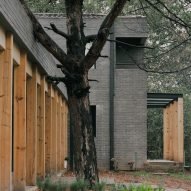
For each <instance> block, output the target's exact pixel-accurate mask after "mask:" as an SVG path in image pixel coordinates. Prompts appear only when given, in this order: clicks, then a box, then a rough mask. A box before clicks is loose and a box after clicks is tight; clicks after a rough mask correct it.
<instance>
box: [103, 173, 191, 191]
mask: <svg viewBox="0 0 191 191" xmlns="http://www.w3.org/2000/svg"><path fill="white" fill-rule="evenodd" d="M100 177H104V178H114V180H115V182H118V183H122V182H126V183H146V184H151V185H153V184H154V185H160V186H162V187H169V188H176V189H178V188H182V189H185V190H187V191H191V172H184V173H170V174H167V175H154V174H153V173H149V172H144V171H136V172H124V171H123V172H111V171H102V172H100Z"/></svg>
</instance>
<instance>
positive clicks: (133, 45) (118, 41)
mask: <svg viewBox="0 0 191 191" xmlns="http://www.w3.org/2000/svg"><path fill="white" fill-rule="evenodd" d="M107 41H109V42H116V43H119V44H124V45H127V46H131V47H135V48H146V49H155V48H154V47H149V46H139V45H135V44H130V43H127V42H123V41H120V40H112V39H107Z"/></svg>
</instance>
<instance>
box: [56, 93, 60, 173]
mask: <svg viewBox="0 0 191 191" xmlns="http://www.w3.org/2000/svg"><path fill="white" fill-rule="evenodd" d="M60 104H61V103H60V96H59V95H58V98H57V171H58V172H59V171H60V170H61V158H60V156H61V154H60V152H61V150H60V149H61V124H60V123H61V117H60V116H61V109H60Z"/></svg>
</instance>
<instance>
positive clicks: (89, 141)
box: [67, 73, 99, 185]
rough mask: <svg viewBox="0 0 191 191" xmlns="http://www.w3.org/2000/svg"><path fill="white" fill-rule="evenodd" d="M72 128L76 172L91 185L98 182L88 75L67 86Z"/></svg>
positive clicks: (77, 175) (79, 177) (78, 176)
mask: <svg viewBox="0 0 191 191" xmlns="http://www.w3.org/2000/svg"><path fill="white" fill-rule="evenodd" d="M67 92H68V105H69V113H70V128H71V132H72V135H73V154H74V171H75V174H76V177H77V179H78V180H79V179H84V180H86V181H88V182H89V183H90V185H93V184H95V182H98V181H99V179H98V170H97V160H96V149H95V142H94V136H93V129H92V124H91V118H90V101H89V83H88V74H87V73H86V74H84V75H83V77H82V79H81V81H78V82H76V83H75V82H72V83H69V84H68V85H67Z"/></svg>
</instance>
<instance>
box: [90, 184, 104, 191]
mask: <svg viewBox="0 0 191 191" xmlns="http://www.w3.org/2000/svg"><path fill="white" fill-rule="evenodd" d="M105 186H106V184H105V183H104V182H101V183H99V182H97V183H96V184H95V185H94V186H93V188H92V189H93V190H94V191H104V190H105Z"/></svg>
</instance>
